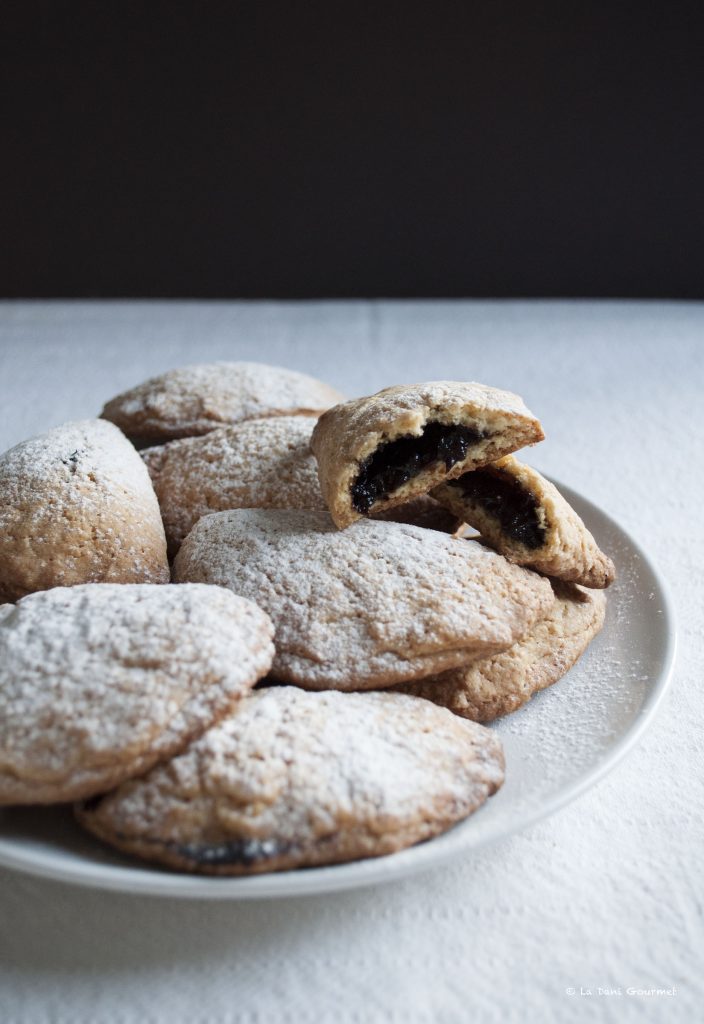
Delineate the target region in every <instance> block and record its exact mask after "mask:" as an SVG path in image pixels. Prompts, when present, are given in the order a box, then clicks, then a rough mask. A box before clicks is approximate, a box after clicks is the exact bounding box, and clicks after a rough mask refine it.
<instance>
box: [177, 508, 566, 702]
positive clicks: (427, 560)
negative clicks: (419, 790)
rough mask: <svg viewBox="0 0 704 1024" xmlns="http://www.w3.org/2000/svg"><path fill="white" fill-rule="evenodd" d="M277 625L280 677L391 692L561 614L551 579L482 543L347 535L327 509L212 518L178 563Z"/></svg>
mask: <svg viewBox="0 0 704 1024" xmlns="http://www.w3.org/2000/svg"><path fill="white" fill-rule="evenodd" d="M174 579H175V580H176V581H177V582H189V581H192V582H200V583H215V584H217V585H219V586H223V587H229V588H230V589H232V590H233V591H234V592H235V593H236V594H240V595H241V596H243V597H247V598H249V599H250V600H252V601H255V602H256V603H257V604H258V605H260V607H262V608H263V609H264V610H265V611H266V612H267V613H268V614H269V615H270V616H271V618H272V620H273V621H274V625H275V627H276V639H275V644H276V657H275V659H274V664H273V666H272V673H273V675H274V677H275V678H277V679H279V680H281V681H282V682H291V683H296V684H297V685H299V686H302V687H304V688H306V689H311V690H325V689H340V690H362V689H378V688H381V687H385V686H392V685H393V684H394V683H399V682H402V681H404V680H407V679H418V678H422V677H424V676H427V675H430V674H431V673H433V672H440V671H443V669H446V668H453V667H455V666H457V665H463V664H466V663H467V661H468V660H471V659H472V658H474V657H476V656H477V655H479V654H491V653H495V652H496V651H499V650H504V649H505V648H507V647H510V646H511V644H513V643H515V642H516V640H517V639H518V638H519V637H521V636H523V635H524V634H525V633H526V632H527V631H528V630H529V629H530V628H531V626H532V625H533V623H534V622H536V621H537V620H538V619H539V618H541V617H542V616H543V615H545V614H546V613H547V611H548V609H549V608H550V606H551V605H552V590H551V589H550V584H549V583H548V581H547V580H545V579H544V578H543V577H541V576H538V575H537V574H536V573H533V572H530V571H529V570H527V569H521V568H519V567H518V566H515V565H511V564H510V563H509V562H507V561H506V559H505V558H502V557H501V556H500V555H497V554H496V552H494V551H491V550H490V549H489V548H486V547H485V546H483V545H481V544H475V543H470V542H469V541H464V540H458V539H454V538H452V537H449V536H446V535H445V534H442V533H438V532H436V531H434V530H425V529H422V528H421V527H418V526H409V525H406V524H402V523H384V522H375V521H373V520H370V519H364V520H361V521H360V522H358V523H355V524H354V525H353V526H351V527H350V529H349V530H343V531H340V530H337V529H336V528H335V526H334V524H333V522H332V520H331V518H330V516H329V515H328V513H327V512H312V511H307V510H306V511H296V510H283V509H239V510H235V511H231V512H218V513H215V514H214V515H210V516H205V517H204V518H203V519H201V520H200V521H199V522H198V523H196V525H195V526H194V527H193V529H192V530H191V532H190V533H189V535H188V537H187V538H186V540H185V541H184V542H183V545H182V546H181V549H180V551H179V553H178V555H177V556H176V560H175V562H174Z"/></svg>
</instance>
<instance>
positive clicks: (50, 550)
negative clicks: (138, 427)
mask: <svg viewBox="0 0 704 1024" xmlns="http://www.w3.org/2000/svg"><path fill="white" fill-rule="evenodd" d="M168 579H169V567H168V563H167V560H166V538H165V536H164V527H163V525H162V522H161V516H160V513H159V504H158V502H157V499H156V495H155V493H154V489H153V487H152V484H151V481H150V479H149V474H148V472H147V470H146V467H145V465H144V463H143V462H142V460H141V459H140V457H139V455H138V453H137V452H136V451H135V450H134V447H133V446H132V445H131V444H130V443H129V441H128V440H127V439H126V438H125V437H124V435H123V434H121V433H120V431H119V430H118V429H117V427H115V426H113V424H112V423H106V422H105V421H104V420H81V421H78V422H74V423H65V424H63V426H60V427H56V428H55V429H53V430H49V431H48V432H47V433H46V434H40V435H39V436H38V437H33V438H31V439H30V440H28V441H23V442H22V443H21V444H18V445H16V446H15V447H14V448H11V449H10V450H9V451H7V452H5V453H4V454H3V455H0V601H16V600H17V599H18V598H20V597H23V596H24V595H25V594H29V593H32V592H34V591H37V590H46V589H47V588H49V587H58V586H72V585H73V584H76V583H103V582H107V583H166V582H168Z"/></svg>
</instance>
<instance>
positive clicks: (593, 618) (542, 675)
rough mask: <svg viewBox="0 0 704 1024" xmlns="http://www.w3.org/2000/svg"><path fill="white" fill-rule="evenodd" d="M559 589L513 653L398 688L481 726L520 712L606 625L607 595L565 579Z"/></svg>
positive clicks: (581, 652) (556, 584) (502, 654)
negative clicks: (552, 601) (549, 607)
mask: <svg viewBox="0 0 704 1024" xmlns="http://www.w3.org/2000/svg"><path fill="white" fill-rule="evenodd" d="M553 589H554V591H555V600H554V603H553V606H552V608H551V609H550V611H549V613H548V614H547V615H546V616H545V618H543V619H541V620H540V622H538V623H537V624H536V625H535V626H534V627H533V629H532V630H531V632H530V633H529V634H528V635H527V636H526V637H524V638H523V639H522V640H519V641H518V643H516V644H514V645H513V647H510V648H509V649H508V650H507V651H503V652H502V653H500V654H496V655H494V656H492V657H490V658H480V659H478V660H477V661H474V662H473V663H472V664H470V665H467V666H466V667H464V668H459V669H451V670H450V671H449V672H443V673H441V674H440V675H435V676H431V677H429V678H428V679H421V680H419V681H418V682H415V683H408V684H405V685H403V686H399V687H395V689H397V690H399V691H400V692H402V693H409V694H412V695H413V696H415V697H424V698H425V699H426V700H431V701H433V702H434V703H435V704H440V705H442V706H443V707H446V708H448V709H449V710H450V711H453V712H454V713H455V714H456V715H461V716H462V717H463V718H469V719H471V720H472V721H475V722H491V721H493V719H495V718H498V717H499V716H500V715H507V714H509V712H511V711H516V710H517V709H518V708H519V707H521V706H522V705H523V704H525V703H526V702H527V701H528V700H530V698H531V697H532V696H533V694H534V693H537V691H538V690H543V689H545V687H547V686H552V684H553V683H556V682H557V681H558V680H559V679H561V678H562V677H563V676H564V675H565V673H566V672H567V671H568V670H569V669H570V668H571V667H572V666H573V665H574V663H575V662H576V661H577V660H578V658H580V657H581V655H582V654H583V653H584V651H585V650H586V649H587V646H588V645H589V643H590V642H591V640H592V639H593V638H594V637H595V636H596V634H597V633H598V632H599V631H600V630H601V628H602V626H603V624H604V615H605V612H606V596H605V594H604V593H603V592H602V591H598V590H596V591H594V590H582V589H581V588H580V587H577V586H575V585H574V584H572V583H562V582H560V581H559V580H555V581H553Z"/></svg>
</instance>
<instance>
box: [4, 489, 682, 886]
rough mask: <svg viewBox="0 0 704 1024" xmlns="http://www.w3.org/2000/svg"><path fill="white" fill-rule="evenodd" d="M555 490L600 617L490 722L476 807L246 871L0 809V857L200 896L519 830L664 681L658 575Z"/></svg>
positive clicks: (65, 816)
mask: <svg viewBox="0 0 704 1024" xmlns="http://www.w3.org/2000/svg"><path fill="white" fill-rule="evenodd" d="M559 486H560V490H561V491H562V492H563V494H564V495H565V497H566V498H567V499H568V501H570V502H571V503H572V505H573V506H574V507H575V508H576V510H577V511H578V512H579V514H580V515H581V516H582V518H583V519H584V521H585V523H586V524H587V526H588V527H589V529H590V530H591V531H592V532H593V533H594V534H595V536H596V537H597V539H598V540H599V543H600V544H601V545H602V546H603V548H604V549H605V550H606V551H608V552H609V554H610V555H611V556H612V557H613V559H614V561H615V562H616V567H617V570H618V580H617V582H616V583H615V584H614V585H613V586H612V587H611V588H610V590H609V601H608V610H607V616H606V624H605V626H604V629H603V631H602V633H601V634H600V635H599V637H597V639H596V640H595V641H594V642H593V643H592V644H591V646H590V647H589V650H588V651H587V653H586V654H585V655H584V657H583V658H582V659H581V661H580V662H578V664H577V665H576V666H575V667H574V668H573V669H572V670H571V671H570V672H569V673H568V675H567V676H566V677H565V678H564V679H563V680H561V681H560V682H559V683H558V684H557V685H556V686H553V687H551V688H549V689H548V690H544V691H543V692H542V693H539V694H538V695H537V696H536V697H534V698H533V700H532V701H530V703H529V704H527V705H526V706H525V707H524V708H522V709H521V710H520V711H517V712H515V713H514V714H513V715H509V716H508V717H507V718H505V719H503V720H501V721H499V722H498V723H497V724H496V730H497V732H498V733H499V734H500V735H501V739H502V741H503V743H504V748H505V751H506V766H507V771H506V782H505V784H504V786H503V788H502V789H501V791H500V792H499V793H498V795H497V796H495V797H493V798H492V799H491V800H490V801H489V802H488V803H487V804H486V805H485V806H484V807H483V808H482V809H481V810H480V811H479V812H478V813H477V814H475V815H473V816H472V817H471V818H469V819H468V820H467V821H465V822H463V823H461V824H460V825H457V826H456V827H455V828H453V829H451V831H449V832H447V833H445V835H442V836H439V837H438V838H437V839H432V840H430V841H428V842H426V843H422V844H420V845H418V846H414V847H412V848H411V849H409V850H404V851H403V852H401V853H395V854H392V855H391V856H387V857H379V858H376V859H372V860H364V861H356V862H354V863H352V864H341V865H335V866H333V867H326V868H309V869H306V870H299V871H285V872H279V873H275V874H269V875H258V876H252V877H250V878H201V877H199V876H195V875H185V874H176V873H173V872H168V871H166V870H160V869H158V868H153V867H146V866H141V865H140V864H139V862H138V861H134V860H129V859H127V858H125V857H121V856H118V855H116V854H112V853H111V852H110V851H109V850H107V849H105V848H103V847H102V846H101V845H100V844H99V843H98V842H97V841H94V840H92V839H91V838H90V837H89V836H87V835H85V834H84V833H83V832H81V830H80V829H79V828H78V827H77V826H76V825H75V824H74V823H73V820H72V818H71V814H70V811H68V810H67V809H66V808H63V807H55V808H46V809H40V808H20V809H9V810H0V864H4V865H6V866H8V867H11V868H16V869H17V870H19V871H25V872H29V873H30V874H35V875H43V876H45V877H47V878H55V879H60V880H62V881H64V882H73V883H74V884H76V885H87V886H92V887H94V888H100V889H113V890H119V891H122V892H132V893H150V894H152V895H159V896H172V897H176V896H178V897H200V898H205V899H255V898H263V897H275V896H296V895H304V894H306V893H321V892H331V891H334V890H338V889H352V888H355V887H357V886H363V885H370V884H372V883H378V882H383V881H386V880H391V879H397V878H400V877H403V876H404V875H410V874H412V873H414V872H416V871H422V870H423V869H425V868H429V867H431V866H434V865H437V864H440V863H442V862H443V861H447V860H449V859H450V858H452V857H456V856H460V855H463V856H468V855H469V854H470V853H471V851H472V850H476V849H477V848H478V847H480V846H486V845H487V844H488V843H492V842H495V841H496V840H498V839H502V838H504V837H506V836H508V835H510V834H511V833H513V832H518V831H520V830H521V829H523V828H525V827H526V826H527V825H530V824H532V823H533V822H535V821H538V820H539V819H540V818H544V817H546V816H547V815H549V814H552V813H553V812H554V811H556V810H558V808H560V807H562V806H563V805H564V804H566V803H568V802H569V801H570V800H574V799H575V797H577V796H579V794H580V793H583V792H584V790H585V789H587V788H588V787H589V786H591V785H593V783H595V782H596V781H597V780H598V779H600V778H601V777H602V776H603V775H605V774H606V773H607V772H608V771H609V770H610V769H611V768H613V767H614V765H615V764H616V763H617V762H618V761H619V760H620V759H621V758H622V757H623V756H624V755H625V754H626V752H627V751H628V750H629V749H630V748H631V747H632V746H633V744H634V743H635V742H636V741H637V739H638V738H639V736H640V735H641V734H642V733H643V730H644V729H645V727H646V725H647V723H648V722H649V721H650V719H651V718H652V717H653V714H654V713H655V709H656V707H657V705H658V704H659V702H660V700H661V698H662V696H663V694H664V692H665V689H666V687H667V685H668V682H669V678H670V674H671V669H672V664H673V660H674V655H675V627H674V619H673V615H672V611H671V606H670V603H669V601H668V598H667V594H666V591H665V588H664V585H663V582H662V579H661V578H660V576H659V575H658V573H657V571H656V570H655V568H654V567H653V565H652V564H651V563H650V562H649V560H648V558H647V557H646V555H645V554H644V553H643V552H642V551H641V550H640V549H639V548H638V546H637V545H636V544H635V543H634V542H633V541H632V540H631V538H630V537H629V536H628V534H626V533H625V532H624V530H622V529H621V528H620V527H619V526H617V524H616V523H615V522H614V521H613V520H612V519H610V518H609V517H608V516H606V515H605V514H604V513H603V512H601V511H600V510H599V509H598V508H596V506H594V505H592V504H591V503H590V502H588V501H586V499H584V498H582V497H580V496H579V495H578V494H576V493H574V492H573V491H571V490H570V489H569V488H567V487H562V486H561V485H559Z"/></svg>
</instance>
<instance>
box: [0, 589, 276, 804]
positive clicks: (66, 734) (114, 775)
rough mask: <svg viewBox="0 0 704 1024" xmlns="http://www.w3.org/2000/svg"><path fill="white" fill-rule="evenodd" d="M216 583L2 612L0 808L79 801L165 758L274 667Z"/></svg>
mask: <svg viewBox="0 0 704 1024" xmlns="http://www.w3.org/2000/svg"><path fill="white" fill-rule="evenodd" d="M272 632H273V630H272V625H271V622H270V620H269V619H268V618H267V616H266V615H265V614H264V612H263V611H261V610H260V609H259V608H257V607H256V606H255V605H253V604H252V603H251V602H250V601H245V600H244V599H242V598H239V597H236V596H235V595H234V594H231V593H230V592H229V591H227V590H223V589H222V588H220V587H207V586H200V585H195V584H194V585H191V586H181V587H175V586H170V585H168V584H167V585H165V586H153V585H150V584H142V585H139V584H136V585H129V584H128V585H121V586H118V585H115V586H113V585H110V584H100V585H94V584H85V585H83V586H76V587H57V588H55V589H53V590H48V591H45V592H43V593H39V594H30V595H29V596H28V597H25V598H23V599H22V600H21V601H19V602H18V604H16V605H2V606H1V607H0V804H30V803H31V804H37V803H42V804H43V803H58V802H63V801H65V800H77V799H81V798H83V797H87V796H91V795H92V794H94V793H99V792H102V791H103V790H105V789H109V788H110V787H112V786H116V785H118V784H119V783H120V782H122V781H123V780H124V779H128V778H131V777H132V776H134V775H139V774H140V773H142V772H145V771H147V770H148V769H149V768H151V767H152V765H154V764H156V762H157V761H160V760H164V759H165V758H168V757H171V756H172V755H173V754H175V753H176V752H177V751H179V750H181V749H183V747H184V746H186V744H187V743H188V742H189V741H190V740H191V739H193V738H194V737H196V736H199V735H200V734H201V733H202V732H203V731H204V730H205V729H207V728H208V727H209V726H211V725H213V724H214V723H215V722H217V721H219V720H220V719H221V718H222V717H223V716H224V715H225V714H227V713H228V712H229V711H230V710H231V709H232V707H233V705H234V704H235V703H236V702H237V701H238V700H239V699H240V698H241V697H243V696H244V695H245V694H246V693H247V692H248V691H249V690H250V689H251V688H252V687H253V686H254V684H255V683H256V681H257V680H258V679H259V678H261V677H262V676H263V675H265V674H266V672H267V671H268V669H269V666H270V664H271V660H272V656H273V645H272V642H271V637H272Z"/></svg>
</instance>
